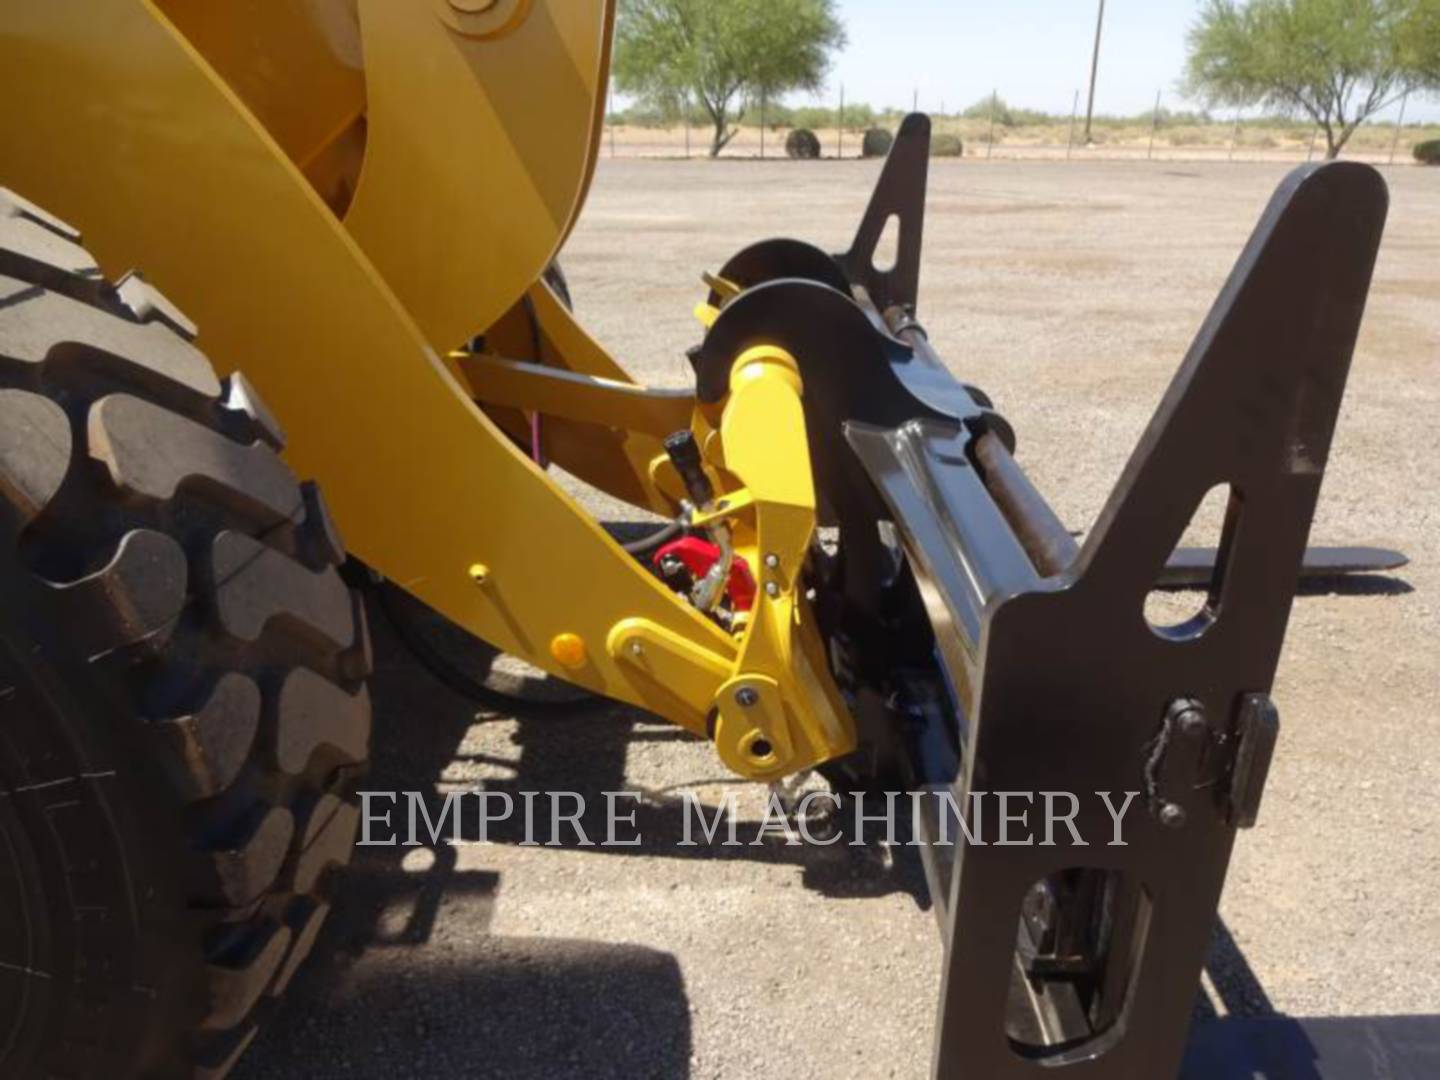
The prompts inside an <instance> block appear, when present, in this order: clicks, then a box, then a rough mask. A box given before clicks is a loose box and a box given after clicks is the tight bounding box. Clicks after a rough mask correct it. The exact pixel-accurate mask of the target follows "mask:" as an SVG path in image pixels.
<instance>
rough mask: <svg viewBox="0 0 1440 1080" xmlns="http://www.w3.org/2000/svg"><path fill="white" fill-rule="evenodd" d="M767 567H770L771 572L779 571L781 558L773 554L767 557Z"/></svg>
mask: <svg viewBox="0 0 1440 1080" xmlns="http://www.w3.org/2000/svg"><path fill="white" fill-rule="evenodd" d="M765 565H766V566H768V567H769V568H770V569H771V570H778V569H779V568H780V556H779V555H776V554H774V553H773V552H772V553H771V554H769V555H766V556H765Z"/></svg>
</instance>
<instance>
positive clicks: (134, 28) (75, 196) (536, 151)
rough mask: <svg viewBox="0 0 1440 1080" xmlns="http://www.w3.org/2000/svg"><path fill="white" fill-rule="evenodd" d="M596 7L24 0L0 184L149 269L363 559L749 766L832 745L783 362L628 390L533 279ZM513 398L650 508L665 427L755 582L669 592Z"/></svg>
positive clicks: (9, 66)
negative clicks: (700, 475) (710, 494)
mask: <svg viewBox="0 0 1440 1080" xmlns="http://www.w3.org/2000/svg"><path fill="white" fill-rule="evenodd" d="M614 18H615V12H614V0H586V2H581V0H404V2H401V0H228V2H226V3H215V2H213V0H21V2H20V3H17V4H12V5H9V6H8V7H7V10H6V14H5V17H4V19H3V22H0V67H3V70H5V72H6V78H7V81H8V83H9V85H10V90H9V91H8V92H7V94H6V95H4V100H3V102H0V184H4V185H6V186H8V187H11V188H13V189H15V190H16V191H19V192H21V193H22V194H25V195H27V196H29V197H31V198H33V199H35V200H37V201H41V202H43V203H44V204H45V205H46V206H47V207H49V208H51V209H53V210H55V211H56V212H57V213H59V214H60V215H62V216H63V217H65V218H67V219H68V220H70V221H71V222H73V223H75V224H76V225H78V226H80V227H81V228H83V229H84V231H85V233H86V238H87V242H88V244H89V246H90V247H91V248H92V249H93V250H94V251H95V252H96V254H97V256H98V257H99V259H100V261H101V264H102V266H103V268H104V269H105V270H106V271H107V272H109V273H112V274H113V273H115V272H118V271H121V270H124V269H126V268H128V267H129V266H132V265H134V266H139V267H141V268H142V269H143V270H144V271H145V272H146V274H147V276H148V277H149V278H150V279H151V280H152V281H154V282H155V283H156V284H157V285H159V286H160V287H161V288H162V289H163V290H164V291H165V292H166V293H167V295H169V296H170V297H171V298H172V299H173V300H174V301H176V303H177V304H178V305H179V306H180V307H181V308H182V309H183V310H185V312H186V313H187V314H188V315H189V316H191V318H193V319H194V320H195V321H196V322H197V323H198V324H199V326H200V328H201V339H200V343H201V344H202V345H203V346H204V347H205V348H206V349H207V351H208V352H209V354H210V355H211V357H212V358H213V359H214V360H215V362H216V364H217V366H218V367H219V368H220V369H222V370H227V371H228V370H244V371H245V372H246V374H247V376H249V377H250V379H251V380H252V381H253V382H254V383H255V384H256V385H257V386H258V387H259V389H260V391H261V393H262V394H263V395H264V397H265V399H266V400H267V402H268V403H269V404H270V406H271V407H272V408H273V409H274V411H275V412H276V413H277V415H278V416H279V417H280V419H281V421H282V423H283V424H284V426H285V428H286V432H287V436H288V439H289V449H288V457H289V458H290V460H291V463H292V464H293V465H294V467H295V468H296V469H297V470H299V471H300V472H301V473H303V474H308V475H313V476H315V477H318V478H319V479H320V480H321V482H322V483H323V484H324V487H325V491H326V495H327V498H328V500H329V502H330V504H331V506H332V508H333V511H334V513H335V516H336V518H337V520H338V521H339V524H340V526H341V529H342V531H343V533H344V535H345V539H346V541H347V543H348V546H349V548H350V550H351V551H352V552H354V553H355V554H356V555H357V556H358V557H360V558H361V559H363V560H364V561H365V562H366V563H368V564H369V565H370V566H372V567H374V568H375V569H377V570H378V571H380V572H381V573H383V574H384V575H385V576H386V577H388V578H390V579H391V580H392V581H394V582H395V583H397V584H398V585H400V586H401V587H403V588H405V589H406V590H408V591H410V592H411V593H413V594H414V595H415V596H417V597H418V598H419V599H421V600H422V601H424V602H425V603H427V604H428V605H430V606H431V607H433V608H435V609H436V610H438V611H440V612H441V613H442V614H444V615H445V616H447V617H448V618H449V619H451V620H452V621H454V622H456V623H457V624H459V625H461V626H463V627H465V628H466V629H468V630H469V631H471V632H472V633H474V634H475V635H476V636H478V637H480V638H483V639H485V640H486V641H489V642H490V643H492V644H493V645H495V646H496V647H498V648H500V649H502V650H504V651H506V652H508V653H511V654H513V655H515V656H518V657H520V658H522V659H525V660H527V661H530V662H531V663H534V664H536V665H537V666H540V667H542V668H544V669H546V670H549V671H551V672H554V673H556V674H559V675H561V676H563V677H564V678H565V679H568V680H570V681H572V682H575V683H578V684H580V685H583V686H586V687H588V688H591V689H593V690H596V691H599V692H601V693H604V694H607V695H609V696H611V697H614V698H617V699H620V700H624V701H628V702H632V703H634V704H636V705H640V706H643V707H645V708H647V709H650V710H652V711H654V712H656V713H658V714H660V715H662V716H664V717H666V718H668V719H670V720H672V721H674V722H676V723H678V724H681V725H683V726H685V727H687V728H689V729H690V730H692V731H694V732H697V733H700V734H709V735H711V736H712V737H713V738H714V739H715V740H716V743H717V748H718V750H719V753H720V755H721V757H722V759H723V760H724V761H725V762H726V763H727V764H728V765H730V766H731V768H733V769H734V770H735V771H737V772H738V773H741V774H742V775H747V776H751V777H756V778H774V777H778V776H782V775H785V774H788V773H793V772H795V771H798V770H800V769H803V768H806V767H809V766H812V765H814V764H817V763H820V762H823V761H825V760H828V759H831V758H834V757H837V756H839V755H842V754H844V753H846V752H848V751H849V750H850V749H852V748H853V745H854V732H853V728H852V722H851V720H850V718H849V716H848V713H847V712H846V710H845V708H844V707H843V705H842V704H841V702H840V699H839V695H838V692H837V691H836V689H835V686H834V684H833V682H832V680H831V678H830V675H829V672H828V667H827V664H826V662H825V657H824V653H823V648H822V646H821V644H820V638H819V635H818V634H817V633H816V632H815V629H814V627H813V625H812V621H811V615H810V612H809V610H808V607H807V604H806V601H805V597H804V592H803V587H802V584H801V582H802V566H803V562H804V560H805V558H806V553H807V551H808V548H809V545H810V542H811V538H812V535H813V531H814V528H815V494H814V490H813V483H812V481H811V476H810V465H809V458H808V453H807V449H806V438H805V430H804V418H803V413H802V411H801V407H800V401H801V395H802V394H803V392H804V388H803V386H802V385H801V383H800V380H799V377H798V375H797V374H796V368H795V365H794V362H793V359H790V358H787V357H785V356H784V354H783V353H781V352H780V351H779V350H767V349H765V348H764V347H762V348H761V349H759V350H758V351H757V350H752V351H751V352H749V353H746V354H745V355H744V356H740V357H736V358H735V366H734V369H733V374H732V388H731V393H730V395H729V397H728V398H727V399H726V400H725V401H723V402H721V403H719V404H718V405H716V406H707V407H705V408H703V409H702V408H700V407H698V406H697V404H696V402H695V401H694V399H693V398H692V397H691V396H690V395H687V394H676V393H672V392H657V391H653V390H650V389H647V388H645V387H643V386H640V385H637V384H636V383H635V382H634V381H633V380H632V379H631V378H630V377H629V376H628V375H626V373H625V371H624V369H623V368H622V367H621V366H620V365H619V364H618V363H617V362H616V361H615V360H614V359H612V358H611V357H609V356H608V355H607V354H606V353H605V352H604V350H603V349H601V348H600V347H599V346H598V345H597V344H596V343H595V342H594V341H593V340H592V339H591V338H590V337H589V336H588V335H586V334H585V332H584V330H583V329H582V328H581V327H580V326H579V325H577V324H576V323H575V322H574V320H573V319H572V318H571V316H570V314H569V312H568V311H567V310H566V308H565V307H564V306H563V305H562V304H561V303H560V302H559V301H558V300H557V298H556V297H555V296H554V294H553V293H552V292H551V291H550V289H549V288H548V287H546V286H545V285H544V284H543V283H542V282H541V276H542V272H543V271H544V268H545V267H546V266H547V265H548V264H549V262H550V261H551V260H552V259H553V258H554V256H555V254H556V252H557V251H558V250H559V248H560V246H561V245H562V244H563V242H564V240H565V238H566V236H567V235H568V233H569V231H570V230H571V228H572V227H573V225H574V223H575V220H576V217H577V215H578V214H579V212H580V208H581V206H582V204H583V202H584V197H585V193H586V190H587V187H588V185H589V183H590V179H591V176H592V174H593V171H594V168H595V164H596V155H597V148H598V144H599V135H600V132H601V127H602V123H603V112H602V109H603V102H604V98H605V86H606V81H607V77H608V67H609V49H610V40H611V33H612V30H613V23H614ZM531 320H533V325H534V326H535V327H538V330H539V332H538V334H532V333H531V332H530V327H531V326H532V323H531ZM482 335H483V340H484V342H485V346H484V348H483V349H478V350H477V349H472V348H471V347H470V346H469V345H468V344H467V343H469V342H471V341H473V340H475V339H476V338H477V337H480V336H482ZM537 413H538V414H541V415H543V416H544V417H545V418H546V419H545V425H546V426H545V432H546V436H545V437H546V451H547V454H548V456H549V457H550V458H551V459H552V460H554V461H555V462H556V463H557V464H559V465H561V466H563V467H564V468H565V469H566V470H567V471H569V472H571V473H573V474H574V475H576V476H578V477H580V478H581V479H583V480H585V481H587V482H589V483H590V484H592V485H594V486H596V487H598V488H601V489H603V490H604V491H606V492H608V493H610V494H612V495H614V496H616V497H618V498H621V499H623V500H626V501H628V502H630V503H632V504H634V505H636V506H639V507H642V508H644V509H647V510H652V511H657V512H660V513H662V514H664V515H666V516H670V517H673V516H675V515H677V514H678V513H680V511H681V503H680V500H681V499H682V497H683V494H684V492H683V488H682V486H681V485H680V482H679V478H678V475H677V474H676V473H675V470H674V469H673V467H671V466H670V464H669V462H668V459H667V458H666V457H665V454H664V451H663V448H662V441H663V439H664V438H665V436H666V435H668V434H670V433H672V432H674V431H675V430H677V429H680V428H685V427H689V428H691V429H692V430H693V431H694V432H695V433H696V436H697V438H698V439H699V441H700V443H701V445H702V446H703V447H704V453H705V462H706V466H707V471H708V472H709V473H710V475H711V477H712V479H713V481H714V482H715V486H716V488H717V490H718V491H719V493H720V495H721V496H722V498H721V499H720V502H719V504H717V505H718V506H720V507H722V508H723V509H717V510H716V511H715V514H714V515H712V520H711V521H710V522H709V523H712V524H713V518H723V519H724V521H725V525H726V527H727V528H728V529H729V530H730V531H731V533H732V534H733V536H734V538H735V550H736V553H737V554H738V555H739V556H740V557H742V558H744V559H745V560H746V561H747V562H748V563H749V565H750V567H751V570H752V572H753V575H754V577H755V579H756V580H757V582H758V583H759V584H760V586H761V587H760V590H759V594H758V597H757V601H756V605H755V608H754V610H753V611H752V612H750V613H749V615H748V617H747V618H741V619H737V620H736V622H735V624H734V625H732V626H730V627H725V626H722V625H721V624H720V623H719V622H717V621H716V620H714V619H712V618H710V617H708V616H707V615H706V614H704V613H702V612H701V611H699V610H697V608H695V607H694V606H692V605H691V604H690V603H689V602H687V601H686V599H685V598H683V597H680V596H678V595H676V594H675V593H673V592H671V591H670V590H669V589H668V588H666V587H665V586H664V585H663V584H662V583H661V582H660V581H659V580H658V579H657V578H656V577H654V576H653V575H652V574H651V573H649V572H648V571H647V569H646V568H645V567H643V566H642V565H640V564H639V562H637V561H636V560H635V559H634V558H632V557H631V556H629V555H628V554H627V553H626V552H625V551H624V550H623V549H622V548H621V547H620V546H619V545H618V544H617V543H616V542H615V541H614V540H613V539H612V538H611V537H610V536H609V535H608V534H607V533H606V531H605V530H604V529H603V528H601V526H600V525H599V524H598V523H597V522H596V521H595V520H593V519H592V517H591V516H590V515H589V514H588V513H586V512H585V510H584V509H583V508H582V507H581V506H579V505H578V504H577V503H576V502H575V501H574V500H573V499H571V498H570V497H569V496H568V495H566V494H565V493H564V492H563V491H562V490H560V488H559V487H557V486H556V485H555V484H554V483H553V482H552V481H551V480H550V479H549V478H548V477H547V475H546V473H545V472H544V471H543V470H542V469H541V468H540V467H539V466H537V465H536V464H535V463H534V462H533V461H531V460H530V459H529V458H528V457H527V456H526V455H525V454H524V453H523V452H521V451H520V450H519V449H517V447H516V445H515V441H514V439H513V436H515V435H516V434H518V433H519V432H520V431H521V430H523V429H524V427H525V425H526V423H527V418H528V416H529V415H531V414H537ZM300 512H302V511H300V510H299V508H297V513H300ZM695 523H696V524H697V525H705V524H707V519H706V518H705V517H704V515H700V516H699V517H697V519H696V522H695Z"/></svg>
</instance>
